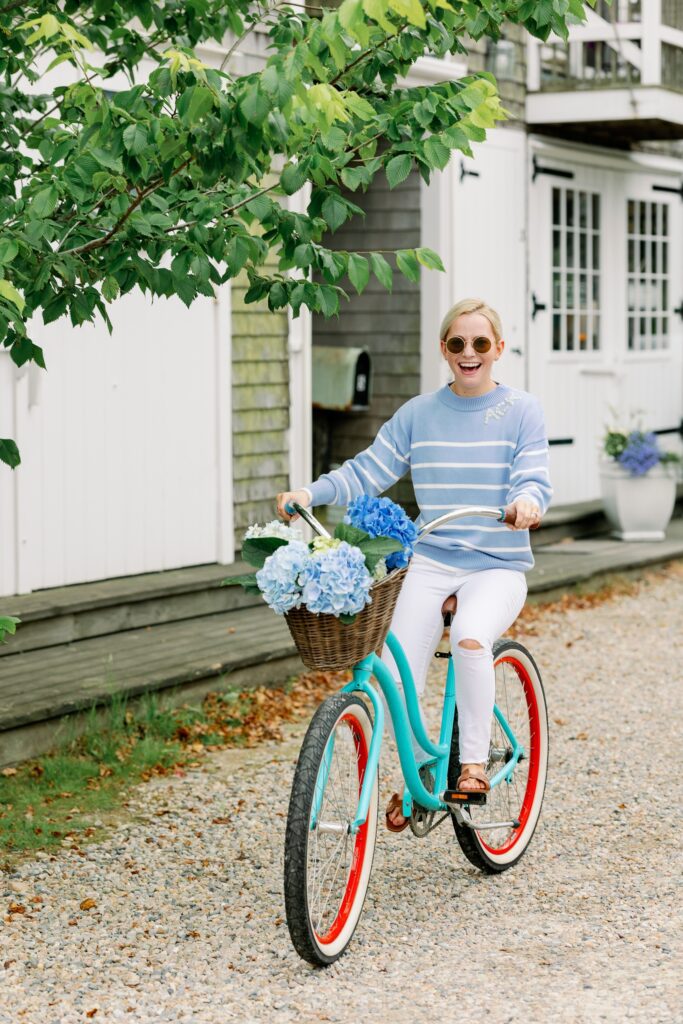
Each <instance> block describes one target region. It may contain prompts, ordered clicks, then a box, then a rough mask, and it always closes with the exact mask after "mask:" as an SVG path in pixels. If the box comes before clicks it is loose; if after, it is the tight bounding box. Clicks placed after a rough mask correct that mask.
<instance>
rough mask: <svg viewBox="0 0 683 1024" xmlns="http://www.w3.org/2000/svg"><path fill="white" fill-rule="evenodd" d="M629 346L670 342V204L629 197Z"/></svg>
mask: <svg viewBox="0 0 683 1024" xmlns="http://www.w3.org/2000/svg"><path fill="white" fill-rule="evenodd" d="M626 231H627V240H628V257H627V260H628V262H627V281H628V288H627V293H626V294H627V302H628V310H627V313H628V349H629V351H630V352H642V351H644V350H649V349H660V348H668V345H669V317H668V308H669V207H668V205H667V203H656V202H652V201H650V200H637V199H629V200H628V201H627V204H626Z"/></svg>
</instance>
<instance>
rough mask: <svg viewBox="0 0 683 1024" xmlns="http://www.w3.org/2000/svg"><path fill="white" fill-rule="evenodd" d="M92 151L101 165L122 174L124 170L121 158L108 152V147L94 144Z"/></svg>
mask: <svg viewBox="0 0 683 1024" xmlns="http://www.w3.org/2000/svg"><path fill="white" fill-rule="evenodd" d="M90 153H91V155H92V156H93V157H94V158H95V160H97V162H98V164H100V166H101V167H106V168H107V169H108V170H110V171H114V172H115V173H116V174H120V173H121V171H122V170H123V164H122V163H121V158H120V157H118V156H114V154H113V153H110V152H108V151H107V150H106V149H102V148H101V147H100V146H94V147H93V148H92V149H91V150H90Z"/></svg>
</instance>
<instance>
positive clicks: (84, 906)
mask: <svg viewBox="0 0 683 1024" xmlns="http://www.w3.org/2000/svg"><path fill="white" fill-rule="evenodd" d="M79 906H80V908H81V910H92V909H93V907H96V906H97V902H96V901H95V900H94V899H93V898H92V896H88V898H87V899H85V900H82V901H81V903H80V904H79Z"/></svg>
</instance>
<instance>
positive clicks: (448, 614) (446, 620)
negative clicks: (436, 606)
mask: <svg viewBox="0 0 683 1024" xmlns="http://www.w3.org/2000/svg"><path fill="white" fill-rule="evenodd" d="M457 608H458V599H457V597H456V596H455V594H450V595H449V597H447V598H446V600H445V601H444V603H443V604H442V605H441V614H442V615H443V625H444V629H447V628H448V627H449V626H450V624H451V622H452V621H453V616H454V615H455V613H456V611H457Z"/></svg>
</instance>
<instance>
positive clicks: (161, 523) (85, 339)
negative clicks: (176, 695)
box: [0, 288, 233, 594]
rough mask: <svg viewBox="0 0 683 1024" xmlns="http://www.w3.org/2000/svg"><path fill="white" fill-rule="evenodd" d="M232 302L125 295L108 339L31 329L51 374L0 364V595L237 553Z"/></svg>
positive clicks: (84, 330) (57, 327)
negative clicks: (9, 466)
mask: <svg viewBox="0 0 683 1024" xmlns="http://www.w3.org/2000/svg"><path fill="white" fill-rule="evenodd" d="M229 300H230V295H229V291H228V289H227V288H224V289H223V290H222V291H221V293H220V295H219V298H218V299H216V300H211V299H208V298H200V299H198V300H197V301H196V302H195V303H194V304H193V305H192V307H191V309H187V308H186V307H185V306H184V305H182V303H181V302H180V301H179V300H177V299H170V300H157V301H155V302H153V303H152V302H150V301H149V299H147V298H146V297H144V296H143V295H142V294H140V293H134V294H132V295H129V296H126V297H124V298H122V299H120V300H119V301H118V302H117V303H115V304H114V305H113V306H112V307H111V309H110V312H111V317H112V321H113V323H114V333H113V335H112V336H111V337H110V336H109V335H108V334H107V332H106V330H105V329H104V327H103V326H102V325H101V324H99V323H98V324H97V325H93V326H91V325H86V326H83V327H79V328H73V327H71V325H70V324H69V322H68V321H67V320H66V319H64V320H61V321H57V322H56V323H54V324H50V325H49V326H48V327H43V326H42V325H39V326H37V327H34V328H33V337H35V339H36V341H37V342H39V343H40V344H41V345H42V346H43V348H44V352H45V360H46V364H47V372H44V371H41V370H39V369H38V368H37V367H34V366H26V367H22V368H21V369H20V370H17V369H16V368H15V367H13V366H11V365H10V364H9V360H5V363H4V366H3V367H2V371H3V372H2V376H0V388H2V397H3V399H7V400H8V403H9V404H11V406H12V407H13V411H14V416H13V423H12V424H11V425H9V424H8V426H11V428H13V434H12V433H10V434H2V435H1V436H14V437H15V438H16V440H17V442H18V444H19V446H20V450H21V456H22V464H21V465H20V466H19V467H18V468H17V469H16V470H15V471H14V473H10V471H9V470H4V469H0V472H2V474H3V475H2V481H1V483H0V506H1V507H3V508H5V509H6V510H7V511H8V520H7V522H10V519H9V512H10V511H11V522H10V527H11V528H10V529H9V530H7V531H4V530H3V531H2V535H3V540H2V541H1V542H0V544H1V545H2V547H1V549H0V553H1V554H2V567H1V568H0V594H2V593H4V594H12V593H24V592H28V591H31V590H36V589H40V588H44V587H55V586H61V585H64V584H71V583H80V582H85V581H88V580H96V579H104V578H108V577H114V576H124V575H130V574H135V573H142V572H150V571H155V570H162V569H171V568H176V567H180V566H185V565H197V564H202V563H208V562H216V561H218V562H229V561H231V560H232V558H233V536H232V482H231V423H230V308H229ZM11 492H12V493H11Z"/></svg>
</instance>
